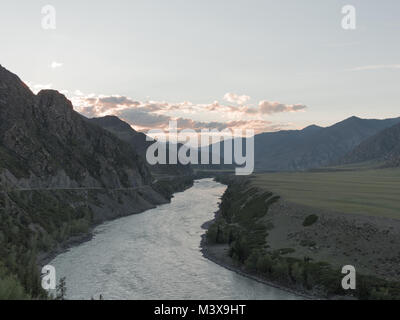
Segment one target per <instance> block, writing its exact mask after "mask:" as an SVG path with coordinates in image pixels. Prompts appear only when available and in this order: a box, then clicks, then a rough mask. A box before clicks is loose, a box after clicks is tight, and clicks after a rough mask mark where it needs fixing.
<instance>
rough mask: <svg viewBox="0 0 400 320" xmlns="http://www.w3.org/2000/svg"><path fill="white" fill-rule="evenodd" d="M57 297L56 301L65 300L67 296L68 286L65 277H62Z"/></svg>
mask: <svg viewBox="0 0 400 320" xmlns="http://www.w3.org/2000/svg"><path fill="white" fill-rule="evenodd" d="M56 290H57V297H56V300H65V296H66V294H67V285H66V281H65V277H62V278H61V279H60V281H59V282H58V285H57V288H56Z"/></svg>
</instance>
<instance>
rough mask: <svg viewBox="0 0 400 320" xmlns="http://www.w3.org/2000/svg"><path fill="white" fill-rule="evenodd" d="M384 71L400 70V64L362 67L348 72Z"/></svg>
mask: <svg viewBox="0 0 400 320" xmlns="http://www.w3.org/2000/svg"><path fill="white" fill-rule="evenodd" d="M382 69H400V64H377V65H369V66H361V67H356V68H352V69H349V70H348V71H368V70H382Z"/></svg>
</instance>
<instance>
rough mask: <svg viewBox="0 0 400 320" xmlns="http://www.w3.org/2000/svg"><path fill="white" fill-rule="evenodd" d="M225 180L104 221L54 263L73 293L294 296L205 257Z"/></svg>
mask: <svg viewBox="0 0 400 320" xmlns="http://www.w3.org/2000/svg"><path fill="white" fill-rule="evenodd" d="M224 190H225V186H223V185H221V184H219V183H216V182H214V181H212V180H211V179H203V180H200V181H196V183H195V185H194V187H192V188H191V189H188V190H186V191H185V192H182V193H178V194H176V195H175V197H174V198H173V200H172V202H171V203H170V204H166V205H162V206H159V207H158V208H155V209H152V210H148V211H146V212H144V213H141V214H138V215H132V216H129V217H125V218H121V219H118V220H114V221H111V222H107V223H105V224H103V225H101V226H99V227H97V228H96V230H95V236H94V238H93V239H92V240H90V241H88V242H86V243H83V244H81V245H79V246H77V247H74V248H72V249H70V250H69V251H68V252H65V253H63V254H61V255H59V256H57V257H56V258H55V259H54V260H53V261H52V262H51V263H50V264H52V265H54V266H55V267H56V270H57V277H58V278H59V277H63V276H65V277H66V282H67V297H68V298H69V299H90V298H91V297H92V296H93V297H99V295H100V294H101V295H102V296H103V297H104V299H296V298H297V297H296V296H294V295H292V294H290V293H287V292H285V291H282V290H279V289H276V288H272V287H269V286H267V285H264V284H261V283H258V282H256V281H254V280H251V279H248V278H246V277H243V276H240V275H238V274H236V273H234V272H232V271H230V270H227V269H225V268H223V267H221V266H219V265H217V264H215V263H213V262H211V261H209V260H207V259H205V258H204V257H203V256H202V254H201V252H200V248H199V244H200V240H201V235H202V234H203V233H204V230H203V229H202V228H201V225H202V224H203V223H204V222H205V221H208V220H210V219H212V218H213V216H214V212H215V211H216V210H217V208H218V202H219V201H220V197H221V195H222V194H223V192H224Z"/></svg>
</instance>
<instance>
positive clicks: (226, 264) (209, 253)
mask: <svg viewBox="0 0 400 320" xmlns="http://www.w3.org/2000/svg"><path fill="white" fill-rule="evenodd" d="M213 222H214V219H213V220H210V221H208V222H206V223H205V224H204V225H203V226H202V227H203V228H204V229H205V230H207V225H206V224H208V223H210V224H211V223H213ZM200 251H201V253H202V255H203V257H204V258H206V259H208V260H210V261H212V262H214V263H215V264H217V265H219V266H221V267H223V268H225V269H228V270H230V271H233V272H236V273H237V274H239V275H241V276H243V277H246V278H249V279H251V280H254V281H257V282H259V283H262V284H265V285H267V286H269V287H273V288H277V289H279V290H283V291H286V292H289V293H291V294H294V295H297V296H299V297H301V298H303V299H307V300H311V299H314V300H315V299H318V300H321V299H322V298H321V297H317V296H312V295H310V294H309V293H306V292H302V291H296V290H292V289H290V288H287V287H284V286H282V285H279V284H277V283H274V282H271V281H268V280H267V279H264V278H262V277H260V276H257V275H255V274H251V273H249V272H248V271H246V270H245V269H244V268H243V267H242V266H240V265H239V264H238V263H236V262H235V261H234V260H233V259H232V258H231V257H229V254H228V251H229V246H228V245H209V244H207V239H206V235H205V234H203V235H202V236H201V242H200Z"/></svg>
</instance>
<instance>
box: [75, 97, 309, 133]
mask: <svg viewBox="0 0 400 320" xmlns="http://www.w3.org/2000/svg"><path fill="white" fill-rule="evenodd" d="M225 98H226V99H230V100H231V101H235V103H236V104H237V105H236V106H234V105H229V104H221V103H219V102H218V101H214V102H213V103H211V104H193V103H191V102H187V101H185V102H181V103H169V102H165V101H163V102H160V101H145V102H142V101H137V100H134V99H131V98H129V97H125V96H116V95H113V96H103V95H101V96H96V95H89V96H84V95H82V94H80V95H75V96H74V97H73V98H71V100H72V101H73V105H74V107H75V109H76V110H77V111H78V112H80V113H82V114H83V115H85V116H86V117H89V118H93V117H102V116H105V115H115V116H118V117H120V118H121V119H122V120H124V121H126V122H128V123H129V124H130V125H132V127H134V128H135V129H137V130H139V131H147V130H150V129H157V128H159V129H167V128H168V127H169V121H171V120H175V121H177V122H178V129H179V130H182V129H193V130H196V131H201V130H202V129H210V130H212V129H217V130H220V131H221V130H224V129H232V130H234V129H253V130H254V131H255V132H256V133H260V132H266V131H275V130H278V129H281V128H282V127H284V126H283V125H279V124H273V123H272V122H270V121H267V120H265V119H262V118H263V117H265V116H269V115H273V114H276V113H282V112H296V111H301V110H304V109H305V108H306V106H305V105H302V104H294V105H287V104H282V103H279V102H269V101H265V100H264V101H261V102H260V103H259V105H258V106H257V107H252V106H247V105H241V103H244V102H245V101H248V99H249V97H247V96H244V95H243V96H239V95H235V94H227V95H225ZM177 112H178V113H177ZM204 112H206V113H208V114H209V115H210V117H212V118H215V121H197V120H194V119H190V118H191V117H196V116H199V115H204ZM182 113H185V114H190V117H188V118H187V117H182V116H176V115H177V114H180V115H181V114H182ZM218 119H221V121H219V120H218Z"/></svg>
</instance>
